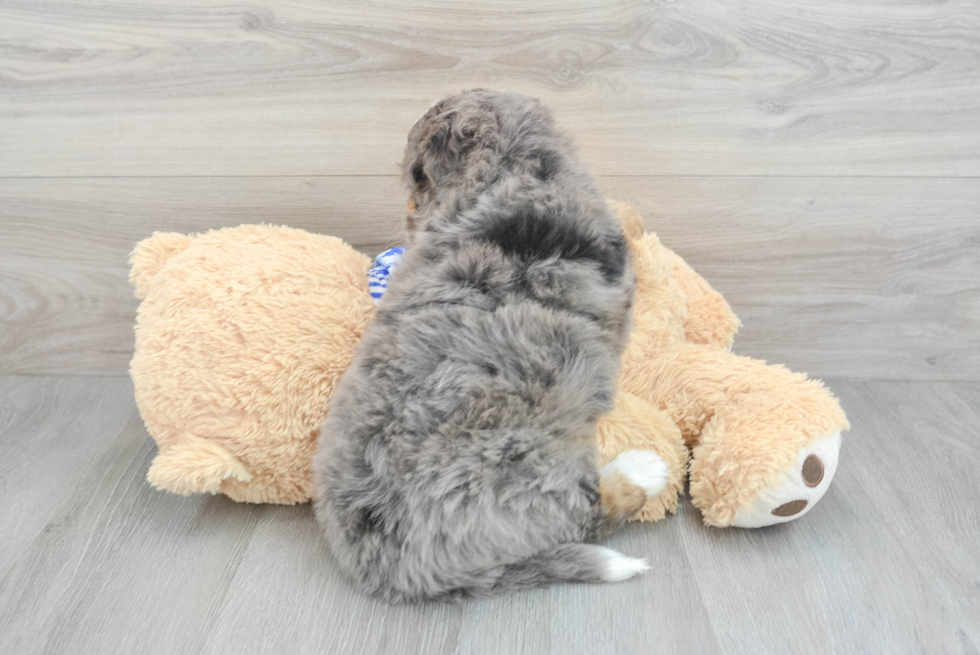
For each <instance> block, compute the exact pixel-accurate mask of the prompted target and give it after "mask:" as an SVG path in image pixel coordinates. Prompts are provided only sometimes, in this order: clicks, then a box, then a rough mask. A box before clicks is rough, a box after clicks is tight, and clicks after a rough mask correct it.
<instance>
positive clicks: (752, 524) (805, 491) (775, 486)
mask: <svg viewBox="0 0 980 655" xmlns="http://www.w3.org/2000/svg"><path fill="white" fill-rule="evenodd" d="M840 443H841V437H840V432H835V433H834V434H830V435H827V436H825V437H821V438H820V439H817V440H815V441H814V442H812V443H811V444H809V445H807V446H804V447H803V448H801V449H800V451H799V453H797V455H796V457H795V458H794V460H793V463H792V464H791V465H790V466H789V467H788V468H787V469H786V470H785V471H783V473H782V475H780V476H779V478H778V479H777V480H776V481H775V482H773V483H772V484H770V485H769V486H768V487H766V488H765V489H763V490H762V492H761V493H760V494H759V496H758V497H757V498H756V499H755V500H754V501H753V502H752V503H750V504H748V505H745V506H744V507H741V508H739V510H738V511H737V512H736V513H735V517H734V519H733V520H732V525H735V526H738V527H740V528H760V527H763V526H766V525H773V524H775V523H786V522H787V521H792V520H794V519H798V518H800V517H801V516H803V515H804V514H806V513H807V512H809V511H810V510H811V509H813V506H814V505H816V504H817V502H818V501H819V500H820V499H821V498H823V495H824V494H825V493H826V492H827V489H828V488H829V487H830V481H831V480H832V479H833V477H834V473H836V472H837V459H838V455H839V453H840Z"/></svg>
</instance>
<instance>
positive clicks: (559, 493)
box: [314, 90, 666, 601]
mask: <svg viewBox="0 0 980 655" xmlns="http://www.w3.org/2000/svg"><path fill="white" fill-rule="evenodd" d="M403 167H404V178H405V182H406V183H407V184H408V186H409V187H410V189H411V198H410V200H409V207H410V210H411V211H410V215H409V218H408V228H409V235H410V240H411V245H410V247H409V249H408V253H407V255H406V258H405V260H404V261H402V263H401V264H400V267H399V269H398V270H397V271H396V273H395V275H394V276H393V279H392V280H391V285H390V287H389V289H388V291H387V293H386V294H385V296H384V298H383V299H382V301H381V304H380V307H379V309H378V314H377V318H376V320H375V321H374V323H373V324H372V325H371V326H370V327H369V328H368V329H367V332H366V334H365V335H364V337H363V339H362V340H361V343H360V345H359V346H358V349H357V353H356V355H355V357H354V360H353V362H352V364H351V366H350V368H349V369H348V370H347V372H346V373H345V374H344V376H343V378H342V380H341V382H340V384H339V385H338V387H337V389H336V390H335V391H334V393H333V397H332V401H331V405H330V411H329V414H328V416H327V419H326V421H325V422H324V425H323V430H322V436H321V437H320V442H319V445H318V450H317V454H316V458H315V462H314V470H315V479H316V489H317V496H316V501H315V507H316V514H317V517H318V519H319V521H320V523H321V524H322V525H323V528H324V532H325V534H326V536H327V539H328V541H329V543H330V546H331V550H332V552H333V554H334V556H335V558H336V560H337V562H338V563H339V565H340V566H341V568H342V569H343V570H344V571H345V572H346V573H347V574H348V575H349V576H350V577H351V578H352V579H353V581H354V582H355V583H356V584H357V585H358V586H359V587H360V588H362V589H363V590H364V591H366V592H368V593H372V594H375V595H379V596H381V597H382V598H384V599H386V600H391V601H394V600H421V599H441V600H448V599H458V598H465V597H473V596H485V595H493V594H499V593H503V592H506V591H510V590H514V589H519V588H524V587H534V586H542V585H546V584H550V583H552V582H556V581H583V582H600V581H617V580H624V579H626V578H629V577H631V576H633V575H635V574H636V573H639V572H641V571H643V570H645V569H646V568H647V566H646V564H645V562H644V561H643V560H638V559H633V558H630V557H626V556H624V555H621V554H619V553H617V552H615V551H613V550H610V549H608V548H603V547H601V546H597V545H592V544H590V543H588V542H594V541H596V540H598V539H601V538H602V537H603V536H604V535H605V534H607V533H608V532H609V531H610V530H612V529H615V528H616V527H618V526H620V525H622V524H623V523H624V522H625V521H626V520H628V519H629V518H630V516H632V515H633V514H634V513H635V512H636V511H638V510H639V509H640V508H641V507H642V506H643V504H644V502H645V500H646V498H647V497H648V496H650V495H654V494H656V493H659V492H660V491H661V490H662V489H663V486H664V482H665V477H666V467H665V466H664V464H663V462H662V461H661V460H660V459H659V458H658V457H657V456H656V455H655V454H654V453H650V452H646V451H629V452H627V453H624V454H623V455H620V456H619V457H618V458H617V459H616V460H614V461H613V463H612V464H610V465H609V466H607V467H604V469H603V471H602V475H601V476H600V471H599V469H598V466H597V464H596V460H597V450H596V445H595V429H596V421H597V419H598V418H599V416H600V415H601V414H603V413H604V412H606V411H608V410H610V409H612V405H613V395H614V392H615V383H616V375H617V370H618V367H619V354H620V352H621V351H622V349H623V347H624V345H625V343H626V341H627V339H628V332H629V323H630V320H629V319H630V306H631V303H632V294H633V288H634V284H635V279H634V276H633V272H632V267H631V261H630V256H629V251H628V248H627V244H626V241H625V238H624V236H623V233H622V230H621V228H620V226H619V224H618V223H617V221H616V219H615V217H614V216H613V215H612V213H611V212H610V210H609V208H608V206H607V205H606V201H605V200H604V199H603V196H602V195H601V194H600V193H599V191H598V190H597V188H596V186H595V184H594V182H593V180H592V179H591V178H590V176H589V175H588V174H587V173H586V171H585V169H584V168H583V167H582V165H581V164H580V163H579V162H578V161H577V159H576V158H575V155H574V153H573V149H572V146H571V144H570V142H569V141H568V140H567V139H566V138H565V137H564V136H563V135H562V134H560V133H559V131H558V130H557V129H556V127H555V124H554V121H553V120H552V119H551V116H550V115H549V113H548V112H547V110H546V109H545V108H544V107H542V106H541V105H540V104H539V103H538V102H537V101H536V100H534V99H531V98H528V97H526V96H522V95H519V94H516V93H495V92H489V91H482V90H477V91H470V92H466V93H462V94H460V95H457V96H453V97H449V98H446V99H444V100H442V101H440V102H438V103H436V104H435V105H434V106H433V107H432V108H430V109H429V111H428V112H427V113H426V114H425V115H424V116H423V117H422V118H421V119H419V121H418V122H417V123H416V124H415V125H414V126H413V127H412V129H411V131H410V132H409V136H408V145H407V147H406V149H405V160H404V162H403Z"/></svg>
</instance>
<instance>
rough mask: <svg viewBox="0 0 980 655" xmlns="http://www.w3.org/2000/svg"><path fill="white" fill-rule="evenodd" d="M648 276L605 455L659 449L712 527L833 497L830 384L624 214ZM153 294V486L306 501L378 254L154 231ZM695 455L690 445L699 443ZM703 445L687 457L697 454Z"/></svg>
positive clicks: (604, 428)
mask: <svg viewBox="0 0 980 655" xmlns="http://www.w3.org/2000/svg"><path fill="white" fill-rule="evenodd" d="M617 210H618V212H619V215H620V218H621V220H622V221H623V224H624V229H625V231H626V233H627V237H628V239H629V241H630V244H631V248H632V251H633V256H634V266H635V269H636V275H637V296H636V304H635V310H634V328H633V332H632V335H631V341H630V345H629V346H628V348H627V350H626V352H625V353H624V357H623V367H622V372H621V376H620V384H619V387H620V393H619V395H618V397H617V400H616V408H615V409H614V410H613V411H612V412H610V413H609V414H607V415H606V416H605V417H603V419H602V420H601V421H600V423H599V429H598V439H599V446H600V451H601V460H602V461H601V462H600V463H605V462H607V461H610V460H612V459H613V458H614V457H615V456H616V455H618V454H619V453H621V452H623V451H625V450H630V449H646V450H653V451H655V452H656V453H657V454H658V455H659V456H660V458H661V459H663V460H664V462H666V464H667V466H668V469H669V471H670V474H669V479H668V485H667V488H666V489H665V490H664V491H663V492H662V493H661V494H659V495H658V496H656V497H654V498H651V499H649V500H648V501H647V504H646V506H645V507H644V508H643V510H642V512H641V514H640V518H641V519H643V520H657V519H660V518H663V517H664V516H665V514H666V513H668V512H674V511H675V510H676V507H677V502H678V497H679V494H680V493H681V491H682V490H683V485H684V480H685V478H686V476H687V473H688V467H690V480H691V483H690V493H691V497H692V500H693V502H694V504H695V505H696V506H697V507H698V508H699V509H700V510H701V512H702V515H703V516H704V520H705V522H706V523H708V524H710V525H716V526H727V525H738V526H743V527H756V526H762V525H769V524H772V523H778V522H782V521H788V520H791V519H794V518H798V517H800V516H802V515H803V514H805V513H806V512H807V511H809V510H810V509H811V508H812V507H813V506H814V504H815V503H816V502H817V501H819V500H820V498H821V497H822V496H823V494H824V493H825V492H826V490H827V488H828V486H829V485H830V482H831V479H832V478H833V475H834V472H835V470H836V467H837V457H838V451H839V447H840V432H841V431H842V430H844V429H846V428H847V421H846V419H845V417H844V414H843V412H842V411H841V409H840V406H839V405H838V403H837V401H836V400H835V399H834V398H833V397H832V396H831V395H830V393H829V392H828V391H827V390H826V389H825V388H824V387H823V385H822V384H821V383H820V382H817V381H812V380H807V379H806V377H805V376H803V375H799V374H795V373H791V372H790V371H788V370H786V369H784V368H782V367H778V366H767V365H766V364H765V363H764V362H760V361H758V360H753V359H749V358H745V357H738V356H735V355H732V354H730V353H729V352H728V350H729V348H730V347H731V343H732V338H733V335H734V333H735V331H736V329H737V327H738V320H737V319H736V318H735V315H734V314H733V313H732V312H731V309H730V308H729V307H728V304H727V303H726V302H725V301H724V299H723V298H722V297H721V295H720V294H718V293H717V292H715V291H714V290H713V289H711V287H710V286H709V285H708V284H707V283H706V282H705V281H704V280H703V279H701V278H700V277H699V276H698V275H697V274H696V273H695V272H694V271H693V270H691V269H690V268H689V267H688V266H687V265H686V264H685V263H684V262H683V260H681V259H680V258H679V257H678V256H677V255H675V254H674V253H672V252H671V251H670V250H668V249H667V248H665V247H663V246H662V245H661V244H660V242H659V241H658V240H657V237H656V236H655V235H653V234H643V229H642V222H641V221H640V218H639V216H638V215H636V213H635V212H633V211H632V210H631V209H629V208H628V207H626V206H623V205H619V206H617ZM131 262H132V272H131V276H130V278H131V280H132V282H133V285H134V286H135V288H136V295H137V297H139V298H141V299H142V303H141V304H140V308H139V312H138V315H137V325H136V352H135V354H134V356H133V361H132V366H131V373H132V377H133V382H134V386H135V390H136V401H137V405H138V406H139V409H140V413H141V415H142V417H143V420H144V421H145V422H146V426H147V429H148V430H149V432H150V434H151V435H152V436H153V437H154V439H155V440H156V441H157V444H158V445H159V447H160V454H159V455H158V456H157V457H156V459H155V460H154V462H153V464H152V466H151V467H150V471H149V474H148V478H149V480H150V482H151V483H152V484H153V485H154V486H156V487H159V488H161V489H166V490H169V491H173V492H176V493H180V494H190V493H196V492H210V493H223V494H226V495H228V496H230V497H231V498H233V499H235V500H238V501H244V502H273V503H287V504H288V503H297V502H305V501H307V500H309V499H310V497H311V495H312V488H311V459H312V453H313V450H314V448H315V446H316V439H317V430H318V428H319V426H320V424H321V423H322V421H323V417H324V415H325V413H326V409H327V405H328V401H329V398H330V393H331V392H332V391H333V388H334V386H335V385H336V383H337V381H338V380H339V378H340V375H341V374H342V373H343V372H344V370H345V369H346V368H347V365H348V363H349V362H350V359H351V356H352V354H353V351H354V348H355V346H356V344H357V341H358V339H359V338H360V335H361V334H362V332H363V330H364V328H365V326H366V325H367V323H368V321H369V320H370V319H371V317H372V315H373V304H372V301H371V297H370V295H369V293H368V283H367V278H366V271H367V270H368V268H369V266H370V263H371V262H370V260H369V259H368V258H367V257H365V256H364V255H362V254H360V253H358V252H356V251H354V250H353V249H352V248H350V247H349V246H347V245H346V244H344V243H343V242H342V241H340V240H339V239H336V238H333V237H327V236H321V235H315V234H310V233H308V232H304V231H301V230H294V229H290V228H285V227H272V226H254V225H252V226H241V227H238V228H225V229H222V230H217V231H211V232H208V233H207V234H203V235H198V236H194V237H188V236H184V235H179V234H169V233H156V234H154V235H153V236H152V237H150V238H149V239H146V240H145V241H143V242H142V243H140V244H139V245H138V246H137V248H136V250H135V251H134V253H133V256H132V259H131ZM689 449H690V451H689ZM689 452H690V462H689V461H688V460H689Z"/></svg>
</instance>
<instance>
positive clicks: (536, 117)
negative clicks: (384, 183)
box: [402, 89, 554, 233]
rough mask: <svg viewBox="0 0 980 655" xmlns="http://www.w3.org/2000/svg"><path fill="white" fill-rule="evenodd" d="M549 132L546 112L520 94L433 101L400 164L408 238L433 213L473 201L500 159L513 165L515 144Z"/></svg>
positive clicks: (471, 94)
mask: <svg viewBox="0 0 980 655" xmlns="http://www.w3.org/2000/svg"><path fill="white" fill-rule="evenodd" d="M553 130H554V122H553V120H552V119H551V116H550V114H549V113H548V111H547V109H545V108H544V107H543V106H542V105H541V104H540V103H539V102H538V101H537V100H535V99H534V98H530V97H528V96H524V95H521V94H519V93H513V92H508V91H487V90H485V89H474V90H472V91H464V92H463V93H460V94H458V95H454V96H449V97H447V98H443V99H442V100H439V101H438V102H436V103H435V104H434V105H432V107H430V108H429V110H428V111H427V112H426V113H425V114H424V115H423V116H422V118H420V119H419V120H418V121H416V123H415V125H413V126H412V129H411V130H409V133H408V143H407V144H406V146H405V157H404V159H403V160H402V181H403V182H404V183H405V185H406V186H407V187H408V189H409V200H408V205H409V215H408V230H409V233H411V232H412V231H414V230H418V229H424V227H425V225H426V224H427V223H428V221H429V219H430V218H431V217H432V215H433V213H434V212H435V210H436V208H438V207H440V206H444V205H447V204H452V203H453V202H454V201H455V200H466V199H467V196H473V197H475V195H476V193H478V191H479V190H480V189H482V188H483V187H484V186H485V185H486V184H487V183H488V182H490V181H491V180H492V179H493V177H494V175H495V174H496V173H497V172H498V171H499V169H500V168H501V165H502V164H503V160H504V159H505V158H508V160H509V161H511V163H512V164H513V163H514V154H515V153H514V152H513V150H514V145H515V142H516V141H518V140H520V139H528V138H533V136H534V135H535V134H538V133H542V132H548V133H550V132H552V131H553Z"/></svg>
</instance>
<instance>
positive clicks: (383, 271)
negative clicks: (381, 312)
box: [367, 248, 405, 305]
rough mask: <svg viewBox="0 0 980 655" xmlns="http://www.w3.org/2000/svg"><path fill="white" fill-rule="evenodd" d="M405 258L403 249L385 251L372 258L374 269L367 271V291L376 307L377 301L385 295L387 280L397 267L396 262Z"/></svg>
mask: <svg viewBox="0 0 980 655" xmlns="http://www.w3.org/2000/svg"><path fill="white" fill-rule="evenodd" d="M404 256H405V249H404V248H392V249H390V250H385V251H384V252H383V253H381V254H380V255H378V256H377V257H375V258H374V267H373V268H370V269H368V272H367V278H368V291H370V292H371V298H373V299H374V304H375V305H377V304H378V301H380V300H381V296H383V295H384V294H385V291H387V289H388V278H390V277H391V273H392V272H393V271H394V270H395V267H396V266H398V262H400V261H401V260H402V257H404Z"/></svg>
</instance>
